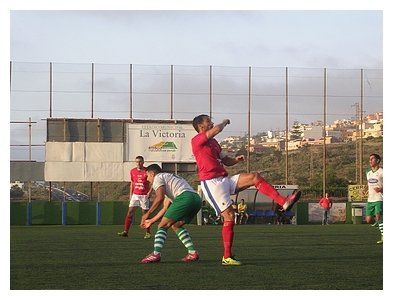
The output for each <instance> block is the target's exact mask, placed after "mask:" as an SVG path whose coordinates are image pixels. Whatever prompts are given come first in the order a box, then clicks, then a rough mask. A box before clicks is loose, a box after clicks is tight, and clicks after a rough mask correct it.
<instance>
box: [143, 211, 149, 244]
mask: <svg viewBox="0 0 393 300" xmlns="http://www.w3.org/2000/svg"><path fill="white" fill-rule="evenodd" d="M148 211H149V210H148V209H146V210H145V209H142V215H145V214H146V213H147V212H148ZM144 238H145V239H150V238H151V231H150V227H148V228H146V233H145V236H144Z"/></svg>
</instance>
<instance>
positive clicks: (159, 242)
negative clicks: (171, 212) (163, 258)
mask: <svg viewBox="0 0 393 300" xmlns="http://www.w3.org/2000/svg"><path fill="white" fill-rule="evenodd" d="M167 231H168V229H166V228H158V230H157V232H156V235H155V236H154V254H158V253H161V249H162V247H164V244H165V240H166V237H167Z"/></svg>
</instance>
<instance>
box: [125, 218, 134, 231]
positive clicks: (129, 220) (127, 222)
mask: <svg viewBox="0 0 393 300" xmlns="http://www.w3.org/2000/svg"><path fill="white" fill-rule="evenodd" d="M131 223H132V216H130V215H128V214H127V215H126V219H125V220H124V231H126V232H128V230H129V229H130V226H131Z"/></svg>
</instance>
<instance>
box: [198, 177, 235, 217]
mask: <svg viewBox="0 0 393 300" xmlns="http://www.w3.org/2000/svg"><path fill="white" fill-rule="evenodd" d="M239 176H240V174H237V175H233V176H232V177H217V178H213V179H209V180H203V181H201V186H202V191H203V194H204V196H205V198H206V200H207V201H208V202H209V203H210V205H211V206H212V207H213V208H214V210H215V211H216V215H217V216H218V215H220V214H221V212H223V211H224V210H226V209H227V208H228V207H229V206H231V204H232V200H231V195H233V194H235V191H236V185H237V181H238V180H239Z"/></svg>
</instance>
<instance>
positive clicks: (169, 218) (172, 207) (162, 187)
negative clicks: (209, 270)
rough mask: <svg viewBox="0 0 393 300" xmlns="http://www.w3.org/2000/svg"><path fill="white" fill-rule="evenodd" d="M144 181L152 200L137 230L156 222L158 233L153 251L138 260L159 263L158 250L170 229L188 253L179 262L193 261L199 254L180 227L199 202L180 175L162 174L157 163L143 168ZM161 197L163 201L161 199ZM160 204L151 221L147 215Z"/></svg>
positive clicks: (190, 217)
mask: <svg viewBox="0 0 393 300" xmlns="http://www.w3.org/2000/svg"><path fill="white" fill-rule="evenodd" d="M146 173H147V180H148V181H149V182H150V183H151V185H152V188H153V189H154V191H155V194H156V197H155V198H154V201H153V204H152V205H151V207H150V209H149V210H148V211H147V213H146V214H145V215H143V216H142V219H141V227H143V228H150V226H151V225H152V224H153V223H154V222H156V221H157V220H159V219H160V218H161V217H162V219H161V221H160V223H159V224H158V230H157V232H156V235H155V237H154V251H153V252H152V253H151V254H149V255H147V256H146V257H145V258H144V259H142V260H141V263H143V264H148V263H156V262H159V261H160V260H161V249H162V248H163V247H164V243H165V240H166V238H167V231H168V229H169V228H170V227H172V229H173V231H174V232H175V233H176V235H177V237H178V238H179V240H180V241H181V242H182V243H183V245H184V246H185V247H186V248H187V250H188V254H187V255H186V256H185V257H184V258H183V259H182V261H184V262H191V261H197V260H198V259H199V254H198V252H197V251H196V250H195V248H194V243H193V242H192V239H191V237H190V235H189V233H188V231H187V229H185V228H184V227H183V225H184V224H188V223H190V221H191V220H192V219H193V218H194V217H195V215H196V214H197V213H198V211H199V210H200V209H201V206H202V200H201V198H200V197H199V195H198V194H197V193H196V192H195V191H194V189H193V188H192V187H191V186H190V185H189V184H188V182H187V181H186V180H185V179H183V178H182V177H180V176H177V175H174V174H171V173H165V172H162V169H161V167H160V166H159V165H157V164H152V165H150V166H148V167H147V169H146ZM165 196H167V198H166V199H165ZM161 203H163V208H162V209H161V210H160V211H159V212H158V213H157V214H156V215H155V216H154V217H153V218H151V219H148V218H149V216H150V215H151V213H152V212H153V211H154V210H156V209H157V208H158V206H159V205H160V204H161Z"/></svg>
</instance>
